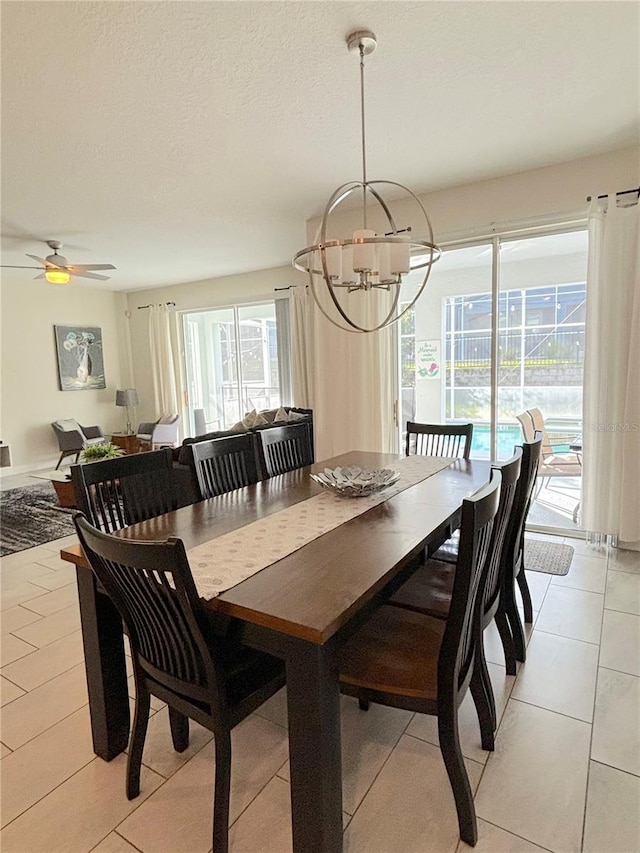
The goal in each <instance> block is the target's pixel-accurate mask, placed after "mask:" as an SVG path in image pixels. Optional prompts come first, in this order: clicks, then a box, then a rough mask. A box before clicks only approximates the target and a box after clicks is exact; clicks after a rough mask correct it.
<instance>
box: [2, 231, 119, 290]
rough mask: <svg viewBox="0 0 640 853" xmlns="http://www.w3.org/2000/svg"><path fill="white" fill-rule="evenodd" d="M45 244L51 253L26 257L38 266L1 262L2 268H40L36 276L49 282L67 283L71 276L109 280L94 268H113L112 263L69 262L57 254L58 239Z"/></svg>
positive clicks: (58, 247)
mask: <svg viewBox="0 0 640 853" xmlns="http://www.w3.org/2000/svg"><path fill="white" fill-rule="evenodd" d="M46 242H47V246H49V248H50V249H53V254H52V255H47V257H46V258H39V257H38V256H37V255H29V254H27V257H28V258H33V260H34V261H37V262H38V263H39V264H40V266H38V267H27V266H12V265H9V264H2V268H3V269H13V270H42V272H41V274H40V275H37V276H36V278H44V279H46V280H47V281H48V282H49V284H69V280H70V278H71V276H77V277H79V278H92V279H94V280H96V281H109V278H110V276H108V275H98V274H97V273H96V272H94V270H114V269H115V267H114V266H113V264H70V263H68V262H67V259H66V258H65V257H64V256H63V255H59V254H58V249H61V248H62V243H60V242H58V240H47V241H46Z"/></svg>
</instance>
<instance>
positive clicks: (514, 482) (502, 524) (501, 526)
mask: <svg viewBox="0 0 640 853" xmlns="http://www.w3.org/2000/svg"><path fill="white" fill-rule="evenodd" d="M521 465H522V448H521V447H516V449H515V452H514V454H513V456H512V457H511V459H508V460H507V461H506V462H501V463H500V464H497V465H493V466H492V470H493V471H499V472H500V475H501V477H502V485H501V487H500V502H499V504H498V511H497V513H496V517H495V520H494V523H493V532H492V534H491V543H490V545H489V552H488V555H487V565H486V567H485V573H486V577H485V578H484V579H483V583H482V586H483V599H482V611H483V617H484V618H485V619H486V617H487V616H488V615H491V616H493V613H494V612H495V608H496V606H497V603H498V599H499V597H500V590H501V588H502V570H503V567H504V561H503V552H504V549H505V544H506V541H507V530H508V528H509V521H510V519H511V515H512V512H513V507H514V498H515V494H516V490H517V488H518V482H519V479H520V469H521Z"/></svg>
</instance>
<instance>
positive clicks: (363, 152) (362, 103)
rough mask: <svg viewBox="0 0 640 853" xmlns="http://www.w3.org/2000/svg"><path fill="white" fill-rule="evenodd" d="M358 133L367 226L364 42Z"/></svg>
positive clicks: (361, 52) (363, 209)
mask: <svg viewBox="0 0 640 853" xmlns="http://www.w3.org/2000/svg"><path fill="white" fill-rule="evenodd" d="M360 134H361V137H362V224H363V227H364V228H367V145H366V131H365V123H364V44H363V43H362V42H360Z"/></svg>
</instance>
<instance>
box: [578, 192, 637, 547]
mask: <svg viewBox="0 0 640 853" xmlns="http://www.w3.org/2000/svg"><path fill="white" fill-rule="evenodd" d="M639 214H640V208H639V207H638V205H637V204H634V205H631V206H627V207H622V206H619V205H618V204H617V200H616V196H615V194H612V195H610V196H609V197H608V199H607V200H606V202H605V203H604V204H603V203H602V201H597V200H596V199H594V202H592V207H591V210H590V215H589V261H588V268H587V317H586V344H585V367H584V401H583V451H584V452H583V500H582V526H583V527H584V528H585V530H587V532H588V533H592V534H605V535H608V536H612V537H614V540H615V539H616V538H617V540H618V543H621V542H625V543H638V542H640V240H639V232H640V215H639Z"/></svg>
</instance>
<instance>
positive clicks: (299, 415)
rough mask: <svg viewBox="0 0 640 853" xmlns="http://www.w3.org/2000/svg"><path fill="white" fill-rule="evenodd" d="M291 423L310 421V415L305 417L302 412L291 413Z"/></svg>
mask: <svg viewBox="0 0 640 853" xmlns="http://www.w3.org/2000/svg"><path fill="white" fill-rule="evenodd" d="M289 420H290V421H308V420H309V415H303V414H302V412H289Z"/></svg>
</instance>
